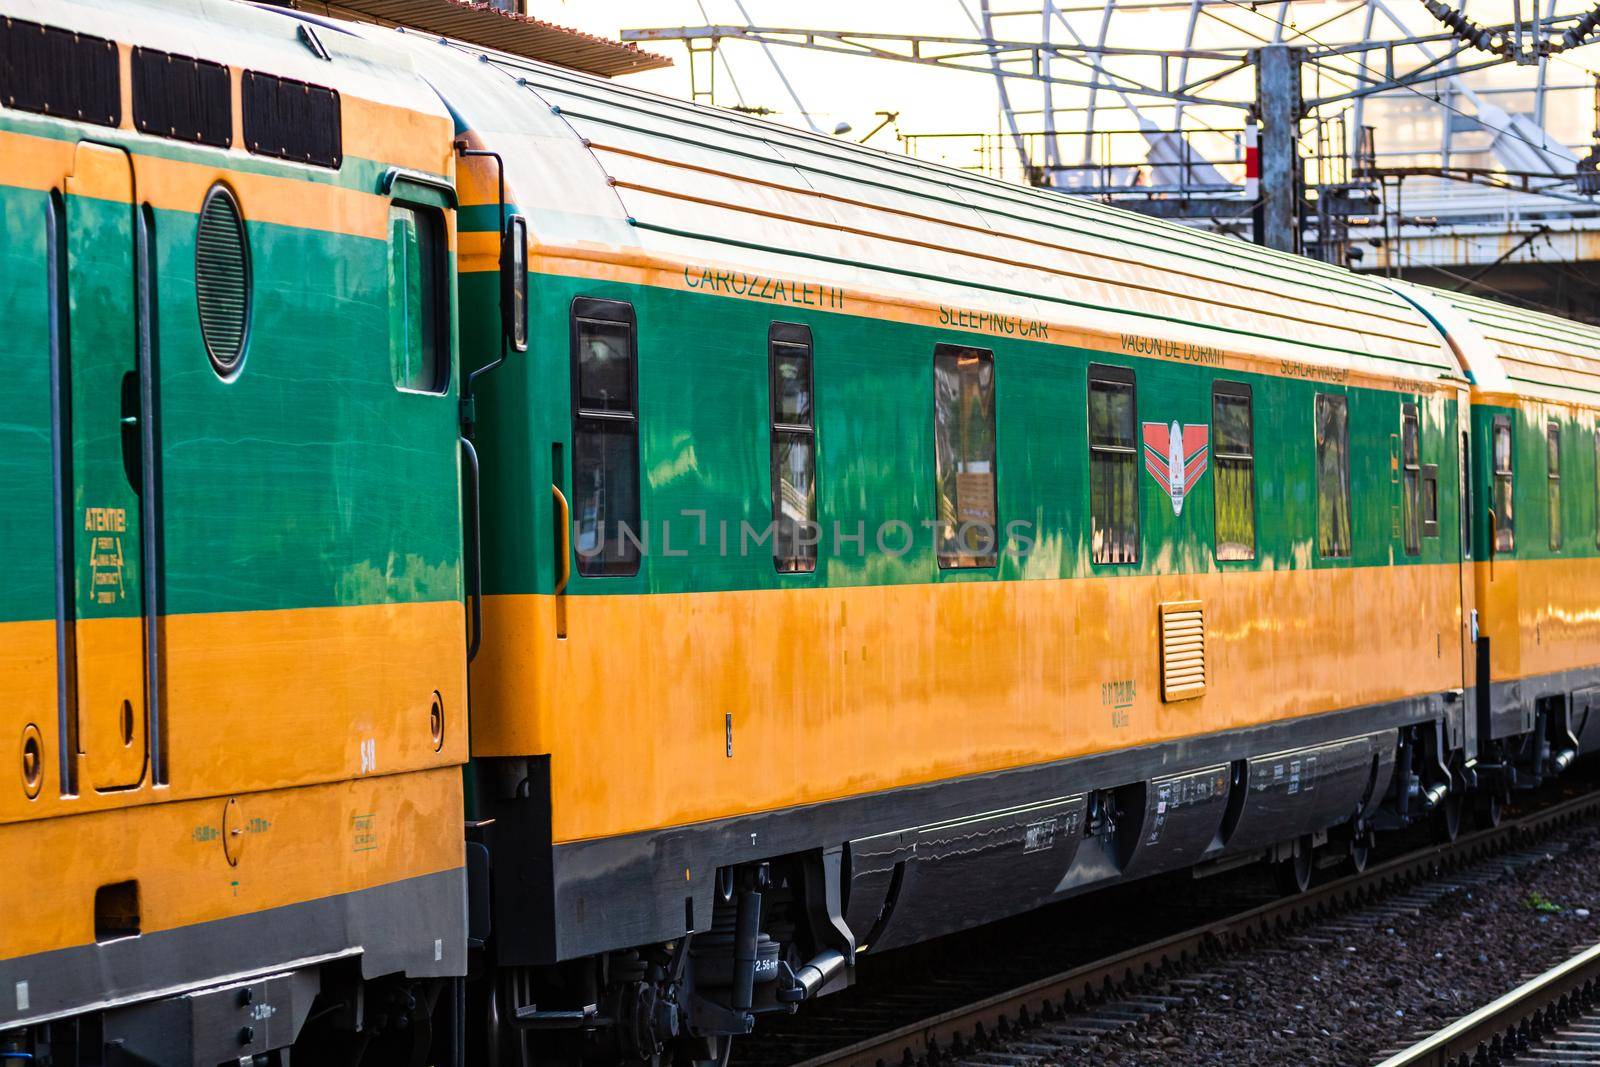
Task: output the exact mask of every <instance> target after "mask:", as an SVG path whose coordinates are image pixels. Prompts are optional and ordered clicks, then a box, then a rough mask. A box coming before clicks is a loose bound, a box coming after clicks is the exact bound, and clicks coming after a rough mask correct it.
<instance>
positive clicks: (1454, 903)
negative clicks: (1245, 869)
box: [1062, 827, 1600, 1067]
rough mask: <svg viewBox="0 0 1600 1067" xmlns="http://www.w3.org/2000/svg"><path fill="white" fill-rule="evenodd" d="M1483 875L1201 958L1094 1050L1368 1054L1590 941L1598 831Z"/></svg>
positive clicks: (1159, 1057)
mask: <svg viewBox="0 0 1600 1067" xmlns="http://www.w3.org/2000/svg"><path fill="white" fill-rule="evenodd" d="M1496 862H1499V861H1490V867H1491V869H1492V868H1493V866H1494V864H1495V863H1496ZM1475 870H1476V871H1478V872H1479V873H1480V874H1481V873H1482V872H1483V868H1482V867H1481V866H1480V867H1477V868H1475ZM1467 873H1470V872H1467ZM1494 873H1495V875H1496V876H1495V877H1491V878H1472V879H1466V878H1463V879H1461V881H1463V882H1469V881H1470V882H1471V883H1472V884H1469V885H1463V887H1462V888H1461V889H1459V890H1457V891H1455V892H1451V893H1448V894H1446V895H1444V896H1443V897H1441V898H1440V899H1438V900H1437V901H1435V902H1434V903H1432V904H1431V905H1429V906H1427V907H1424V908H1423V909H1422V910H1420V911H1419V912H1418V913H1416V914H1411V915H1399V916H1395V917H1390V918H1384V917H1383V916H1384V914H1385V912H1384V909H1383V905H1381V904H1380V905H1377V906H1375V907H1374V908H1372V909H1368V914H1367V915H1366V916H1365V918H1366V919H1367V920H1368V921H1362V920H1363V917H1364V916H1363V913H1362V912H1359V911H1358V912H1353V913H1351V914H1350V915H1349V916H1347V917H1345V921H1340V920H1337V919H1336V920H1334V921H1332V922H1331V923H1330V925H1329V927H1328V928H1327V929H1324V928H1322V927H1321V926H1319V925H1311V926H1308V927H1304V928H1302V929H1299V930H1297V931H1294V932H1293V933H1291V934H1289V935H1286V936H1284V937H1280V938H1277V939H1274V940H1273V941H1270V942H1267V943H1264V944H1262V945H1261V946H1259V947H1256V948H1253V949H1247V950H1245V951H1243V952H1241V953H1237V954H1233V955H1230V956H1228V957H1227V958H1226V959H1225V960H1224V961H1222V962H1219V963H1216V964H1213V965H1210V966H1207V965H1204V964H1202V965H1201V968H1200V969H1199V971H1197V972H1195V973H1193V974H1191V975H1189V976H1188V978H1189V979H1190V980H1188V981H1185V982H1184V983H1183V984H1182V988H1183V989H1184V999H1183V1001H1182V1003H1180V1004H1176V1005H1174V1006H1173V1007H1172V1008H1170V1009H1169V1010H1167V1011H1166V1012H1164V1013H1162V1014H1161V1015H1159V1016H1157V1017H1154V1018H1151V1019H1149V1020H1147V1021H1145V1022H1143V1023H1141V1024H1139V1025H1138V1026H1135V1027H1132V1028H1130V1029H1128V1030H1126V1031H1123V1032H1121V1033H1117V1034H1112V1035H1108V1036H1107V1037H1106V1038H1105V1039H1104V1040H1102V1041H1101V1042H1100V1043H1099V1044H1098V1045H1097V1046H1096V1047H1095V1048H1094V1049H1093V1055H1092V1059H1093V1061H1094V1062H1096V1063H1103V1064H1107V1065H1112V1067H1122V1065H1134V1064H1138V1065H1149V1064H1161V1065H1163V1067H1164V1065H1167V1064H1172V1065H1182V1064H1208V1065H1210V1064H1228V1065H1234V1064H1246V1063H1249V1064H1278V1063H1285V1064H1290V1063H1292V1064H1313V1063H1317V1064H1321V1063H1326V1064H1364V1063H1372V1062H1374V1061H1375V1060H1376V1059H1378V1058H1380V1056H1379V1054H1380V1053H1382V1052H1385V1051H1390V1050H1394V1049H1398V1048H1401V1047H1404V1046H1406V1045H1408V1044H1410V1043H1411V1042H1413V1041H1414V1040H1416V1039H1417V1038H1418V1037H1420V1036H1422V1035H1423V1034H1425V1033H1429V1032H1432V1031H1434V1030H1437V1029H1439V1028H1440V1027H1442V1026H1444V1025H1445V1024H1447V1023H1449V1022H1452V1021H1454V1020H1455V1019H1458V1018H1460V1017H1461V1016H1463V1015H1466V1014H1468V1013H1470V1012H1472V1011H1475V1010H1476V1009H1478V1008H1479V1007H1482V1006H1483V1005H1485V1004H1487V1003H1489V1002H1490V1001H1492V1000H1494V999H1495V998H1497V997H1499V996H1501V995H1502V994H1505V993H1507V992H1509V991H1510V990H1512V989H1513V988H1515V987H1516V986H1518V985H1521V984H1522V983H1523V982H1524V981H1526V980H1527V979H1528V978H1530V977H1532V976H1533V975H1535V974H1537V973H1539V972H1541V971H1544V970H1546V969H1548V968H1550V967H1552V966H1554V965H1555V964H1557V963H1560V962H1562V961H1563V960H1566V959H1568V958H1569V957H1571V956H1572V955H1574V954H1575V951H1577V950H1579V949H1581V948H1584V947H1588V946H1589V945H1593V944H1594V943H1596V942H1597V941H1600V828H1589V827H1586V828H1583V829H1581V830H1577V831H1569V832H1568V833H1565V834H1562V835H1560V836H1559V837H1557V838H1555V839H1552V840H1551V841H1549V842H1546V843H1545V844H1544V845H1543V846H1542V850H1541V851H1539V852H1537V853H1535V854H1534V855H1533V856H1532V857H1531V858H1530V857H1529V856H1527V855H1524V856H1523V857H1522V862H1520V863H1501V869H1500V870H1499V871H1496V872H1494ZM1446 880H1447V881H1449V880H1450V879H1448V878H1447V879H1446ZM1374 916H1377V917H1376V918H1375V919H1374ZM1195 978H1201V979H1203V980H1202V981H1193V979H1195ZM1085 1051H1087V1050H1084V1049H1077V1050H1074V1055H1073V1056H1072V1057H1070V1058H1069V1060H1070V1062H1083V1061H1082V1060H1081V1059H1079V1058H1078V1057H1080V1056H1081V1055H1082V1054H1083V1053H1084V1052H1085ZM1069 1060H1063V1061H1062V1062H1069Z"/></svg>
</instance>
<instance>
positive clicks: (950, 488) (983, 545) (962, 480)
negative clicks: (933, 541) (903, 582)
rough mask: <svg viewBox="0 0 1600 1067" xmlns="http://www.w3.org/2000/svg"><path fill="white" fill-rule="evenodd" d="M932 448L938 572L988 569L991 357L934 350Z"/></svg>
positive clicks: (992, 548) (992, 521)
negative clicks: (935, 470)
mask: <svg viewBox="0 0 1600 1067" xmlns="http://www.w3.org/2000/svg"><path fill="white" fill-rule="evenodd" d="M933 446H934V461H935V465H936V467H937V478H938V485H937V489H938V494H939V495H938V501H937V503H938V508H939V514H938V552H939V566H941V567H993V566H994V565H995V563H996V562H997V560H998V559H999V543H1000V542H999V532H998V521H997V518H996V509H995V484H994V483H995V429H994V356H993V355H991V354H990V353H989V352H988V351H986V350H984V349H981V348H964V347H962V346H960V345H939V346H938V347H936V348H935V349H934V353H933Z"/></svg>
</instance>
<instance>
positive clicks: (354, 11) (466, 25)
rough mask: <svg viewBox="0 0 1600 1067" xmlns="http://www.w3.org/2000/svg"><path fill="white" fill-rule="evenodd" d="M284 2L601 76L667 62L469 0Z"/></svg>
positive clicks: (626, 46)
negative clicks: (437, 36)
mask: <svg viewBox="0 0 1600 1067" xmlns="http://www.w3.org/2000/svg"><path fill="white" fill-rule="evenodd" d="M287 6H290V7H294V8H296V9H299V10H302V11H315V12H320V13H322V14H327V15H333V16H336V17H352V16H353V17H356V18H361V19H373V20H376V21H378V22H382V23H387V24H391V25H396V26H407V27H410V28H413V29H418V30H424V31H426V32H428V33H437V34H439V35H441V36H445V37H454V38H455V39H457V40H459V41H465V42H468V43H470V44H477V45H482V46H484V47H485V48H494V49H498V50H500V51H502V52H510V53H511V54H513V55H518V56H524V57H526V58H529V59H537V60H540V61H541V62H545V63H554V64H556V65H557V66H562V67H568V68H571V69H572V70H580V71H583V72H584V73H586V74H598V75H600V76H602V77H606V78H614V77H616V76H617V75H619V74H634V73H637V72H638V71H641V70H655V69H657V68H658V67H669V66H671V65H672V60H670V59H668V58H667V57H666V56H662V55H657V54H656V53H654V52H646V51H644V50H643V49H641V48H639V46H638V45H634V44H623V43H622V42H620V41H612V40H608V39H607V38H604V37H597V36H595V35H594V34H591V33H583V32H581V31H579V30H571V29H568V28H566V27H565V26H557V25H555V24H554V23H550V22H545V21H543V20H541V19H536V18H534V17H532V16H531V15H520V14H517V13H516V12H514V11H505V10H502V9H500V8H497V7H495V6H493V5H491V4H486V3H472V2H471V0H289V3H288V5H287Z"/></svg>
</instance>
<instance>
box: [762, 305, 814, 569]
mask: <svg viewBox="0 0 1600 1067" xmlns="http://www.w3.org/2000/svg"><path fill="white" fill-rule="evenodd" d="M767 349H768V362H769V367H768V371H769V378H768V381H769V382H770V389H771V393H772V401H771V406H772V522H773V526H774V528H775V532H774V534H773V538H772V560H773V563H774V564H775V565H776V566H777V568H778V570H780V571H786V572H795V571H814V570H816V569H817V434H816V422H815V416H814V414H813V411H812V400H811V396H812V394H811V331H810V330H809V329H808V328H806V327H804V326H791V325H790V324H788V323H785V322H775V323H773V324H772V328H771V329H770V330H769V331H768V333H767Z"/></svg>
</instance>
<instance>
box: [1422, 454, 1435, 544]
mask: <svg viewBox="0 0 1600 1067" xmlns="http://www.w3.org/2000/svg"><path fill="white" fill-rule="evenodd" d="M1430 500H1431V501H1432V502H1433V514H1432V516H1431V517H1430V516H1429V514H1428V509H1427V508H1426V507H1424V508H1423V510H1422V516H1421V522H1422V537H1423V540H1427V539H1428V538H1430V537H1438V536H1439V465H1438V464H1437V463H1424V464H1423V465H1422V485H1421V499H1420V501H1419V502H1420V503H1422V504H1424V505H1426V504H1427V503H1428V502H1429V501H1430Z"/></svg>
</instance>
